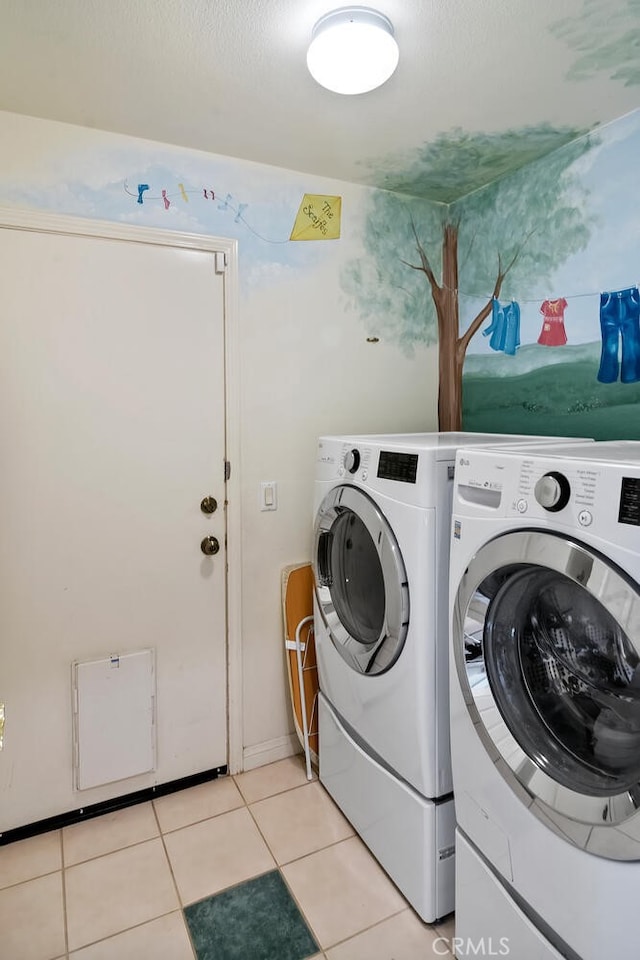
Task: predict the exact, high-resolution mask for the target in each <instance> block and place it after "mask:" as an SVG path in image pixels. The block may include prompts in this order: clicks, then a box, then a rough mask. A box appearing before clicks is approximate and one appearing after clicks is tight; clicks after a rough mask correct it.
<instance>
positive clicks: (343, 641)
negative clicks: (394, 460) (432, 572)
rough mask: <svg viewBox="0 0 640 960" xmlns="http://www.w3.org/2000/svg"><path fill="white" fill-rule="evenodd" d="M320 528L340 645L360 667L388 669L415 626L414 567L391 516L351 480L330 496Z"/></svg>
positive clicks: (329, 615) (325, 611)
mask: <svg viewBox="0 0 640 960" xmlns="http://www.w3.org/2000/svg"><path fill="white" fill-rule="evenodd" d="M314 533H315V535H314V547H313V557H314V562H313V566H314V574H315V585H316V597H317V601H318V606H319V608H320V612H321V614H322V617H323V618H324V621H325V623H326V625H327V628H328V630H329V634H330V636H331V640H332V642H333V644H334V646H335V647H336V649H337V650H338V652H339V653H340V655H341V656H342V657H343V658H344V660H345V661H346V662H347V663H348V664H349V665H350V666H351V667H352V668H353V669H354V670H356V671H357V672H358V673H364V674H370V675H372V674H378V673H382V672H384V671H385V670H388V669H389V667H391V666H392V665H393V663H395V661H396V660H397V658H398V657H399V656H400V652H401V650H402V647H403V644H404V642H405V638H406V635H407V630H408V626H409V585H408V582H407V574H406V570H405V566H404V562H403V560H402V555H401V553H400V548H399V546H398V543H397V540H396V538H395V536H394V534H393V531H392V529H391V527H390V525H389V523H388V522H387V520H386V519H385V517H384V516H383V514H382V512H381V510H380V509H379V508H378V506H377V505H376V503H375V502H374V501H373V500H372V499H371V497H369V496H368V495H367V494H365V493H364V492H363V491H362V490H359V489H358V488H357V487H353V486H350V485H348V484H343V485H341V486H338V487H335V488H334V489H333V490H331V491H330V492H329V493H328V494H327V496H326V497H325V498H324V500H323V501H322V504H321V505H320V508H319V510H318V515H317V519H316V524H315V531H314Z"/></svg>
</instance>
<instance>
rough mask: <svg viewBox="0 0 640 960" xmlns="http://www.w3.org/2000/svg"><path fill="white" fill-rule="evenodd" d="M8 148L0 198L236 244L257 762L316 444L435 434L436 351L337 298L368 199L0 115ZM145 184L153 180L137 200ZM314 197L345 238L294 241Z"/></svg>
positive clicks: (247, 656) (363, 193)
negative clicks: (376, 336)
mask: <svg viewBox="0 0 640 960" xmlns="http://www.w3.org/2000/svg"><path fill="white" fill-rule="evenodd" d="M0 141H1V142H2V143H3V151H2V159H0V203H3V204H5V205H7V204H8V205H16V206H28V207H31V208H37V209H45V210H55V211H56V212H59V213H70V214H74V215H76V216H78V215H79V216H86V217H97V218H100V219H113V220H122V221H127V222H132V223H137V224H139V225H145V226H155V227H158V226H165V227H167V228H170V229H174V230H176V229H177V230H188V231H190V232H200V233H210V234H213V235H215V236H233V237H237V239H238V242H239V250H240V293H241V296H240V312H239V316H238V318H237V322H238V323H239V324H240V331H239V344H240V384H239V391H240V393H239V395H240V419H241V422H240V424H233V425H232V427H233V428H234V429H237V430H239V436H240V449H241V461H240V463H239V464H233V465H232V469H236V470H239V471H240V478H241V481H240V482H241V490H242V504H241V512H242V578H241V579H242V637H241V638H240V642H241V644H242V657H243V670H244V706H243V744H244V748H245V757H246V765H247V766H252V765H256V764H258V763H261V762H268V761H269V760H272V759H275V758H277V757H278V756H282V755H285V754H286V753H287V752H289V751H290V750H291V749H292V743H293V740H292V738H291V732H292V730H293V724H292V720H291V714H290V708H289V703H288V688H287V680H286V668H285V661H284V652H283V637H282V616H281V597H280V577H281V571H282V568H283V567H284V566H286V565H287V564H291V563H296V562H300V561H304V560H308V559H310V540H311V524H312V515H311V502H312V485H313V470H314V461H315V445H316V438H317V436H318V435H319V434H321V433H349V432H354V433H355V432H358V433H361V432H375V433H378V432H396V431H398V432H404V431H415V430H433V429H436V424H437V413H436V404H437V348H435V347H431V348H418V349H417V350H416V352H415V355H414V356H413V357H408V356H405V355H404V354H403V353H402V352H401V351H400V350H399V349H398V348H397V347H396V346H394V345H392V344H387V343H384V342H379V343H375V344H372V343H367V341H366V337H367V331H366V329H365V327H364V326H363V324H362V323H361V321H360V320H358V318H357V316H356V314H355V313H354V312H352V311H350V310H349V305H348V304H347V303H346V302H345V299H344V296H343V294H342V291H341V288H340V283H339V273H340V269H341V267H342V265H343V264H345V263H346V262H347V261H348V260H349V259H350V258H352V257H354V256H361V255H362V254H363V251H362V250H361V248H360V246H359V244H360V240H359V239H357V236H356V234H357V232H358V231H357V230H356V227H357V225H358V222H359V216H360V211H361V210H362V206H363V204H364V202H365V200H366V199H367V195H368V190H367V188H362V187H358V186H355V185H352V184H345V183H338V182H335V181H327V180H322V179H319V178H313V177H309V176H306V175H302V174H300V173H296V172H294V171H284V170H279V169H276V168H272V167H265V166H260V165H257V164H250V163H246V162H245V161H235V160H232V159H230V158H224V157H218V156H214V155H207V154H203V153H199V152H196V151H188V150H182V149H179V148H176V147H172V146H167V145H161V144H156V143H151V142H148V141H143V140H138V139H135V138H131V137H123V136H118V135H113V134H108V133H104V132H101V131H93V130H88V129H83V128H78V127H71V126H68V125H65V124H57V123H50V122H48V121H40V120H35V119H32V118H27V117H19V116H17V115H15V114H7V113H4V114H3V113H0ZM138 182H145V183H149V185H150V189H149V191H148V192H147V193H146V194H145V202H144V203H143V204H138V203H137V202H136V199H135V192H136V191H135V187H136V184H137V183H138ZM180 183H181V184H183V186H185V187H186V188H187V189H188V190H189V201H188V202H184V203H182V204H181V200H180V194H179V191H178V189H177V185H178V184H180ZM125 184H126V185H127V188H128V191H129V192H127V189H125ZM203 185H206V186H208V187H209V188H210V189H213V190H215V191H216V194H217V199H219V198H224V197H231V199H230V201H229V203H228V204H227V206H226V207H225V205H224V202H222V203H220V202H212V201H211V200H208V201H207V200H206V199H204V198H203V196H202V189H201V188H202V187H203ZM161 188H164V189H167V192H168V193H169V194H170V196H171V197H172V202H171V207H170V209H169V210H165V208H164V205H163V204H162V203H161V202H158V198H159V196H160V190H161ZM305 192H309V193H315V194H327V195H336V196H341V197H342V211H343V212H342V234H341V238H340V239H339V240H331V241H311V242H302V243H295V242H288V234H289V231H290V229H291V226H292V225H293V219H294V217H295V214H296V212H297V209H298V206H299V203H300V200H301V198H302V194H303V193H305ZM153 198H156V199H153ZM241 203H245V204H246V208H243V213H242V214H239V213H238V211H239V210H240V204H241ZM264 238H268V239H266V240H265V239H264ZM261 480H275V481H277V483H278V510H277V511H275V512H261V511H260V509H259V499H258V495H259V484H260V481H261Z"/></svg>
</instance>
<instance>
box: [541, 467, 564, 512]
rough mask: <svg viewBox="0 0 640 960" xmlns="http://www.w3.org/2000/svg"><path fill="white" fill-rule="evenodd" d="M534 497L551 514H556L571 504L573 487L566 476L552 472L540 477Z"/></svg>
mask: <svg viewBox="0 0 640 960" xmlns="http://www.w3.org/2000/svg"><path fill="white" fill-rule="evenodd" d="M533 495H534V497H535V498H536V500H537V501H538V503H539V504H540V506H541V507H544V509H545V510H548V511H549V512H550V513H556V512H557V511H558V510H562V508H563V507H566V505H567V504H568V503H569V498H570V496H571V485H570V484H569V481H568V480H567V478H566V477H565V476H564V474H562V473H558V472H557V471H556V470H551V471H550V472H549V473H545V474H544V476H542V477H540V479H539V480H538V482H537V483H536V485H535V487H534V490H533Z"/></svg>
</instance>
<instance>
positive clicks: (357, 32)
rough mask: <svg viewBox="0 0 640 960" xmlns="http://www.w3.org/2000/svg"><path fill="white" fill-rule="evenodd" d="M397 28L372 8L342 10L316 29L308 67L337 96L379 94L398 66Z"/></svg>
mask: <svg viewBox="0 0 640 960" xmlns="http://www.w3.org/2000/svg"><path fill="white" fill-rule="evenodd" d="M398 58H399V51H398V44H397V43H396V41H395V38H394V36H393V25H392V23H391V21H390V20H389V19H388V18H387V17H385V16H384V14H382V13H378V12H377V11H376V10H371V9H369V7H341V9H340V10H334V11H333V12H332V13H327V14H325V16H324V17H321V18H320V19H319V20H318V22H317V23H316V25H315V27H314V28H313V33H312V34H311V44H310V46H309V50H308V51H307V66H308V68H309V72H310V73H311V76H312V77H313V79H314V80H316V81H317V82H318V83H319V84H320V85H321V86H322V87H326V88H327V90H332V91H333V92H334V93H344V94H354V93H366V92H367V91H368V90H375V88H376V87H379V86H380V85H381V84H383V83H385V81H386V80H388V79H389V77H390V76H391V74H392V73H393V71H394V70H395V68H396V67H397V65H398Z"/></svg>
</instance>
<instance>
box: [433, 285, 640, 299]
mask: <svg viewBox="0 0 640 960" xmlns="http://www.w3.org/2000/svg"><path fill="white" fill-rule="evenodd" d="M637 286H638V284H635V283H631V284H629V286H628V287H626V288H625V289H628V290H631V289H633V288H636V287H637ZM441 289H442V290H450V289H451V287H447V286H446V285H445V284H443V285H442V287H441ZM453 292H454V293H456V294H457V295H458V296H459V297H465V298H466V299H467V300H482V301H484V300H493V299H494V297H493V294H492V293H490V294H488V295H487V296H485V295H483V294H480V293H464V292H463V291H462V290H455V289H454V291H453ZM603 292H605V291H602V290H596V291H595V292H593V293H565V294H563V296H562V297H549V298H548V299H549V300H560V299H564V300H577V299H579V298H581V297H600V296H602V294H603ZM518 303H520V304H522V303H540V297H518Z"/></svg>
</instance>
